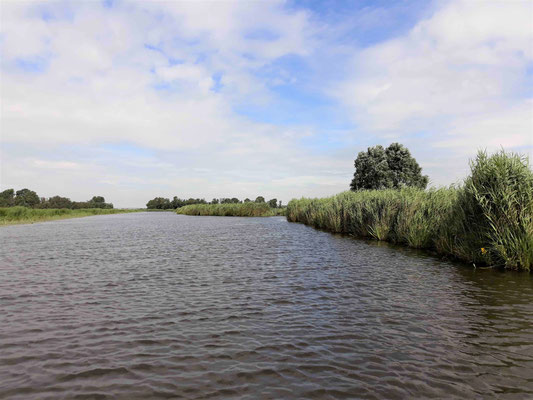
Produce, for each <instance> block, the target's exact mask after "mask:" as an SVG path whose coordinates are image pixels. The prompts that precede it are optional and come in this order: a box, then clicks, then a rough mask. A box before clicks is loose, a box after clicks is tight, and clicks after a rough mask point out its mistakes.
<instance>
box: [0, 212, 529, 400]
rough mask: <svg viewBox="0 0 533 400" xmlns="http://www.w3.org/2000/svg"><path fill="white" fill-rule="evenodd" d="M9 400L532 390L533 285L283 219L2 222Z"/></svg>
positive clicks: (1, 380)
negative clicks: (31, 223)
mask: <svg viewBox="0 0 533 400" xmlns="http://www.w3.org/2000/svg"><path fill="white" fill-rule="evenodd" d="M0 245H1V250H0V398H2V399H3V398H9V399H48V398H49V399H59V398H68V399H74V398H82V399H83V398H91V399H92V398H119V399H144V398H186V399H204V398H214V399H215V398H218V399H227V398H231V399H282V398H283V399H296V398H317V399H318V398H320V399H337V398H387V399H394V398H443V397H444V398H458V399H459V398H461V399H462V398H484V399H487V398H502V399H524V398H531V397H533V324H532V322H533V279H532V277H531V276H530V275H529V274H523V273H513V272H500V271H492V270H480V269H477V270H474V269H472V268H469V267H465V266H461V265H454V264H451V263H448V262H444V261H439V260H437V259H435V258H432V257H429V256H427V255H423V254H419V253H416V252H414V251H411V250H407V249H394V248H391V247H389V246H379V245H376V244H375V243H367V242H363V241H356V240H353V239H351V238H347V237H341V236H335V235H331V234H329V233H325V232H320V231H317V230H314V229H312V228H309V227H306V226H303V225H300V224H291V223H288V222H286V221H285V219H284V218H281V217H279V218H224V217H187V216H178V215H175V214H172V213H139V214H122V215H108V216H97V217H90V218H82V219H71V220H62V221H56V222H47V223H40V224H34V225H18V226H10V227H2V228H0Z"/></svg>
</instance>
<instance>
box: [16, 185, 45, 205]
mask: <svg viewBox="0 0 533 400" xmlns="http://www.w3.org/2000/svg"><path fill="white" fill-rule="evenodd" d="M40 202H41V199H39V196H37V193H35V192H34V191H33V190H30V189H21V190H17V193H16V197H15V205H16V206H24V207H35V206H36V205H37V204H39V203H40Z"/></svg>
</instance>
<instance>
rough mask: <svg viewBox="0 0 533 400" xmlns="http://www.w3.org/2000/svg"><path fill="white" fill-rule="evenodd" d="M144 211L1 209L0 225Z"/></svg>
mask: <svg viewBox="0 0 533 400" xmlns="http://www.w3.org/2000/svg"><path fill="white" fill-rule="evenodd" d="M136 211H143V210H124V209H103V208H85V209H77V210H71V209H69V208H45V209H42V208H28V207H2V208H0V225H12V224H29V223H33V222H43V221H50V220H56V219H65V218H79V217H88V216H91V215H106V214H121V213H129V212H136Z"/></svg>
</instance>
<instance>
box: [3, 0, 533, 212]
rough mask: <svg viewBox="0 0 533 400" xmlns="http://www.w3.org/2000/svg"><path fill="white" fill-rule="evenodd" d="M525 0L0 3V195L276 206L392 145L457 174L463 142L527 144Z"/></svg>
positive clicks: (333, 188) (335, 180) (465, 155)
mask: <svg viewBox="0 0 533 400" xmlns="http://www.w3.org/2000/svg"><path fill="white" fill-rule="evenodd" d="M532 7H533V6H532V3H531V2H529V1H523V2H521V1H513V2H503V1H490V0H487V1H459V0H451V1H409V2H407V1H396V2H394V1H346V2H339V1H287V2H284V1H255V2H247V1H241V2H229V1H228V2H203V1H198V2H178V1H165V2H149V1H145V2H129V1H120V0H117V1H104V2H95V1H86V2H61V1H54V2H39V1H32V2H16V1H5V2H3V3H2V27H1V33H0V35H1V36H0V46H1V51H2V64H1V69H2V72H1V74H2V75H1V76H2V86H1V96H2V121H1V129H2V134H1V137H0V145H1V147H0V152H1V153H0V154H1V171H0V190H3V189H5V188H9V187H14V188H16V189H20V188H22V187H29V188H32V189H34V190H36V191H37V192H38V193H39V194H40V195H41V196H46V197H49V196H53V195H56V194H59V195H64V196H68V197H70V198H72V199H74V200H83V199H87V198H90V197H92V196H93V195H103V196H105V197H106V199H107V201H111V202H113V203H114V204H115V206H119V207H137V206H143V205H144V204H145V203H146V201H148V200H149V199H150V198H153V197H155V196H165V197H171V196H174V195H177V196H180V197H205V198H206V199H211V198H213V197H239V198H245V197H249V198H254V197H256V196H259V195H262V196H264V197H266V198H273V197H276V198H278V199H282V200H283V201H284V202H285V203H286V202H287V201H288V200H290V199H291V198H294V197H301V196H313V197H315V196H326V195H332V194H335V193H338V192H340V191H343V190H346V189H347V188H348V185H349V182H350V180H351V176H352V175H353V172H354V169H353V160H354V158H355V157H356V155H357V153H358V152H359V151H362V150H365V149H366V148H367V147H368V146H373V145H376V144H382V145H388V144H390V143H391V142H395V141H398V142H400V143H403V144H405V145H406V146H407V147H408V148H409V149H410V150H411V152H412V154H413V155H414V156H415V157H416V158H417V160H418V161H419V163H420V164H421V166H422V168H423V171H424V173H426V174H428V175H429V176H430V180H431V183H432V185H435V186H440V185H448V184H451V183H456V182H460V180H461V179H462V178H464V177H465V176H466V174H467V173H468V160H469V158H472V157H473V156H475V153H476V152H477V150H478V149H488V150H489V151H494V150H498V149H500V148H501V147H503V148H505V149H507V150H511V151H519V152H522V153H524V154H531V153H532V151H533V150H532V149H533V143H532V142H533V138H532V137H533V116H532V104H533V102H532V93H531V82H532V76H533V49H532V43H533V34H532V28H531V23H530V20H529V17H530V15H531V13H532V12H533V9H532Z"/></svg>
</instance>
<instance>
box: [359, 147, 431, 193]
mask: <svg viewBox="0 0 533 400" xmlns="http://www.w3.org/2000/svg"><path fill="white" fill-rule="evenodd" d="M354 166H355V173H354V175H353V179H352V183H351V184H350V189H351V190H354V191H356V190H362V189H401V188H404V187H416V188H419V189H425V188H426V186H427V184H428V180H429V179H428V177H427V175H422V168H420V166H419V165H418V163H417V162H416V160H415V159H414V158H413V157H411V153H410V152H409V150H408V149H407V148H406V147H404V146H403V145H401V144H400V143H392V144H391V145H390V146H389V147H387V148H386V149H384V148H383V146H375V147H369V148H368V149H367V151H366V152H364V151H362V152H360V153H359V154H358V155H357V158H356V159H355V161H354Z"/></svg>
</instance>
